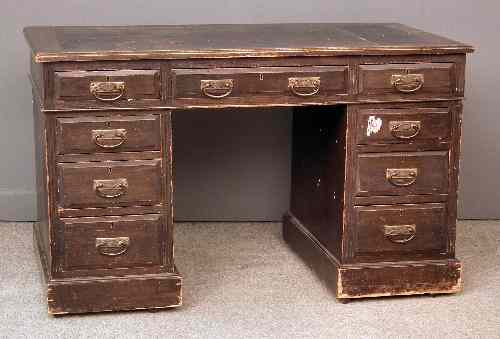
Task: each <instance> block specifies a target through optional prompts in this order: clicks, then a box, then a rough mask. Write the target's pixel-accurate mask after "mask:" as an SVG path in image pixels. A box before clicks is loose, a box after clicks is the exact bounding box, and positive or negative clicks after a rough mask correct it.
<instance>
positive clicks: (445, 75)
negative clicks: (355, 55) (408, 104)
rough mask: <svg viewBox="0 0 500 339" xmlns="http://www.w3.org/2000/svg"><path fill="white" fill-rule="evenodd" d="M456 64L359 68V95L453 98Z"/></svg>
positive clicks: (379, 98)
mask: <svg viewBox="0 0 500 339" xmlns="http://www.w3.org/2000/svg"><path fill="white" fill-rule="evenodd" d="M455 72H456V71H455V64H454V63H448V62H432V63H414V64H411V63H409V64H381V65H380V64H375V65H360V70H359V88H358V89H359V95H360V96H361V97H373V98H374V99H376V100H382V99H386V100H387V99H403V100H412V99H420V98H450V97H452V96H453V95H455V90H456V74H455Z"/></svg>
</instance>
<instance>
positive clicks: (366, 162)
mask: <svg viewBox="0 0 500 339" xmlns="http://www.w3.org/2000/svg"><path fill="white" fill-rule="evenodd" d="M25 36H26V38H27V40H28V42H29V45H30V47H31V50H32V62H31V72H30V73H31V79H32V83H33V97H34V116H35V138H36V156H37V161H36V166H37V188H38V212H39V217H40V220H39V221H38V222H37V223H36V224H35V226H34V235H35V243H36V247H37V249H38V252H39V254H40V258H41V263H42V268H43V271H44V276H45V279H46V283H47V300H48V306H49V312H50V313H53V314H65V313H83V312H100V311H114V310H134V309H157V308H167V307H175V306H179V305H181V303H182V298H181V289H182V276H181V275H180V273H179V272H178V271H177V269H176V267H175V265H174V256H173V245H174V244H173V237H172V233H173V206H174V202H173V198H172V196H173V195H172V191H173V187H174V183H173V180H172V156H173V152H175V148H174V146H175V145H172V122H171V117H172V112H175V111H176V110H177V109H190V108H212V109H213V108H225V107H232V108H234V107H243V106H244V107H257V108H258V107H273V106H291V107H293V147H292V157H293V158H292V183H291V185H292V186H291V192H292V194H291V202H290V209H289V212H288V213H287V214H286V215H285V216H284V222H283V234H284V238H285V240H286V241H287V242H288V244H289V245H290V247H291V248H292V249H293V250H295V251H296V252H297V253H299V254H300V255H301V257H303V259H304V260H305V261H306V262H307V263H308V264H310V265H311V266H313V267H314V269H315V271H316V272H317V273H318V274H319V275H321V277H322V278H323V279H324V280H325V281H326V283H327V284H328V285H329V287H331V288H332V289H333V291H335V296H336V297H337V298H339V300H346V299H350V298H360V297H376V296H390V295H406V294H424V293H430V294H434V293H453V292H457V291H459V290H460V289H461V285H462V283H461V282H462V276H461V264H460V262H459V261H458V260H457V259H456V258H455V224H456V204H457V181H458V159H459V153H460V149H459V148H460V131H461V114H462V99H463V95H464V73H465V72H464V68H465V58H466V53H468V52H472V47H470V46H468V45H464V44H461V43H458V42H456V41H452V40H449V39H446V38H443V37H439V36H436V35H433V34H430V33H426V32H423V31H420V30H416V29H413V28H410V27H407V26H403V25H400V24H348V23H346V24H274V25H200V26H137V27H133V26H131V27H28V28H26V29H25ZM179 114H182V112H180V113H179Z"/></svg>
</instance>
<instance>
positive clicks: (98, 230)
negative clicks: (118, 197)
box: [61, 215, 165, 271]
mask: <svg viewBox="0 0 500 339" xmlns="http://www.w3.org/2000/svg"><path fill="white" fill-rule="evenodd" d="M61 227H62V231H61V232H62V234H63V239H64V240H63V244H64V245H63V253H64V255H63V267H64V270H65V271H72V270H89V269H123V268H135V267H151V266H160V265H163V264H164V263H163V259H162V253H163V252H164V251H163V247H164V244H163V243H162V239H163V238H164V236H163V234H165V230H164V228H165V224H164V222H163V220H162V218H161V216H159V215H144V216H133V217H132V216H129V217H107V218H80V219H62V220H61Z"/></svg>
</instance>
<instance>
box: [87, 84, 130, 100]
mask: <svg viewBox="0 0 500 339" xmlns="http://www.w3.org/2000/svg"><path fill="white" fill-rule="evenodd" d="M90 93H92V95H93V96H94V97H95V98H96V99H98V100H101V101H116V100H118V99H120V98H121V97H122V96H123V94H125V82H123V81H92V82H91V83H90Z"/></svg>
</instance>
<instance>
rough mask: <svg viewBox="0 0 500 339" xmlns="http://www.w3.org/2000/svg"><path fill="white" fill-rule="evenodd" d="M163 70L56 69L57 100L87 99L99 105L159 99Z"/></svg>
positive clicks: (55, 88)
mask: <svg viewBox="0 0 500 339" xmlns="http://www.w3.org/2000/svg"><path fill="white" fill-rule="evenodd" d="M160 74H161V72H160V70H159V69H152V70H145V69H124V70H107V71H93V70H89V71H80V70H76V71H73V70H63V71H55V72H54V100H55V101H56V102H61V101H62V102H67V103H69V104H71V102H75V101H86V102H94V103H97V104H99V105H104V104H119V103H126V104H133V102H134V101H141V100H160V99H161V76H160Z"/></svg>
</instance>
